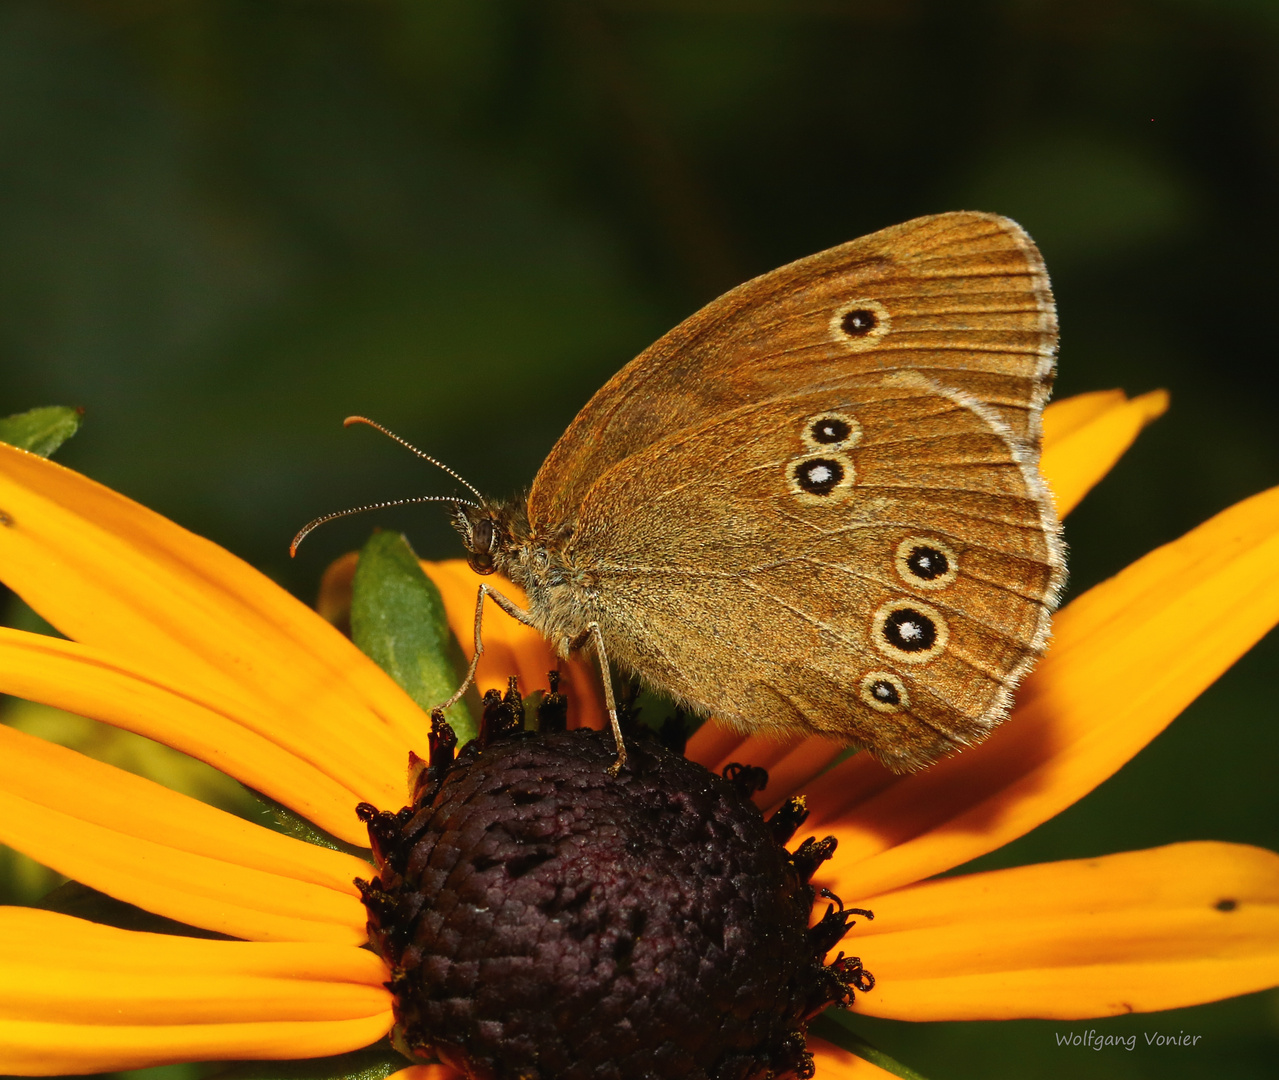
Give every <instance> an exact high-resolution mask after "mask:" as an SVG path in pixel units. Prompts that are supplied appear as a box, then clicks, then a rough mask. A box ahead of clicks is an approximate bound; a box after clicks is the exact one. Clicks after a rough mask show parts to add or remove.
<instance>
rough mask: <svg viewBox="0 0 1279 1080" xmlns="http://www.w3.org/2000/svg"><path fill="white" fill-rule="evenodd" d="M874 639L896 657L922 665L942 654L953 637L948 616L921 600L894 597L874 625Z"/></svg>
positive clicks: (879, 647) (872, 633)
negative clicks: (951, 636)
mask: <svg viewBox="0 0 1279 1080" xmlns="http://www.w3.org/2000/svg"><path fill="white" fill-rule="evenodd" d="M871 640H872V641H873V642H874V643H875V647H876V648H877V649H879V651H880V652H881V653H883V654H884V655H885V656H887V657H889V658H890V659H892V660H903V661H905V662H906V663H908V664H922V663H925V662H927V661H929V660H932V659H933V658H934V657H935V656H938V655H939V654H940V653H941V652H942V651H943V650H944V649H945V648H946V643H947V641H949V640H950V627H949V626H948V625H947V623H946V617H945V616H944V615H942V613H941V612H940V611H938V610H937V609H936V608H934V607H931V606H929V605H928V604H921V603H919V601H917V600H890V601H889V602H888V603H887V604H884V605H883V606H882V607H881V608H880V609H879V610H878V611H877V612H875V618H874V621H873V623H872V624H871Z"/></svg>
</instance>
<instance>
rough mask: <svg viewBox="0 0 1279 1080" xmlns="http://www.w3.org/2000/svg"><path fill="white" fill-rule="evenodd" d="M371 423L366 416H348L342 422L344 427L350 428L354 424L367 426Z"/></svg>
mask: <svg viewBox="0 0 1279 1080" xmlns="http://www.w3.org/2000/svg"><path fill="white" fill-rule="evenodd" d="M368 422H369V420H368V417H366V416H348V417H347V418H346V419H345V420H343V421H342V426H343V427H350V426H351V425H352V424H367V423H368Z"/></svg>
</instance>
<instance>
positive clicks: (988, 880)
mask: <svg viewBox="0 0 1279 1080" xmlns="http://www.w3.org/2000/svg"><path fill="white" fill-rule="evenodd" d="M862 902H863V901H859V904H861V903H862ZM864 903H865V905H866V906H867V907H869V908H870V909H871V910H873V911H874V912H875V921H874V922H873V923H866V922H862V921H860V920H859V921H858V924H857V926H856V927H855V928H854V929H853V931H852V933H851V934H850V936H849V937H848V938H846V939H845V941H844V943H843V947H844V948H846V949H849V950H850V951H852V950H854V949H855V951H856V952H857V953H858V955H860V956H861V958H862V961H863V963H865V965H866V968H867V969H868V970H869V971H871V972H872V973H873V974H874V975H875V980H876V983H875V989H874V990H872V991H871V992H870V993H868V994H863V995H860V996H859V997H858V999H857V1005H856V1009H857V1011H859V1012H864V1013H868V1014H870V1015H874V1016H887V1017H896V1018H898V1019H906V1020H1006V1019H1014V1018H1018V1017H1045V1018H1055V1019H1083V1018H1086V1017H1093V1016H1113V1015H1116V1014H1119V1013H1126V1012H1148V1011H1151V1010H1155V1009H1172V1008H1180V1007H1182V1006H1186V1005H1194V1004H1198V1003H1200V1002H1205V1001H1216V1000H1218V999H1220V998H1225V997H1232V996H1234V995H1236V994H1246V993H1250V992H1252V991H1255V990H1262V989H1265V988H1267V987H1270V986H1273V985H1275V983H1276V982H1279V855H1276V854H1275V853H1274V852H1270V851H1263V850H1262V849H1260V848H1253V847H1247V846H1244V845H1242V844H1217V843H1187V844H1172V845H1169V846H1167V847H1161V848H1154V849H1151V850H1148V851H1133V852H1126V853H1124V854H1121V855H1107V856H1105V857H1103V858H1098V859H1076V860H1073V861H1070V862H1059V863H1047V864H1043V865H1039V866H1023V867H1018V868H1016V869H1013V870H997V871H993V872H991V873H985V874H973V875H970V876H967V877H956V878H946V879H943V880H941V881H935V882H929V883H927V884H923V885H915V886H911V887H909V888H906V889H901V890H899V891H897V892H893V893H889V894H887V895H885V896H877V897H872V898H870V899H868V900H866V901H864Z"/></svg>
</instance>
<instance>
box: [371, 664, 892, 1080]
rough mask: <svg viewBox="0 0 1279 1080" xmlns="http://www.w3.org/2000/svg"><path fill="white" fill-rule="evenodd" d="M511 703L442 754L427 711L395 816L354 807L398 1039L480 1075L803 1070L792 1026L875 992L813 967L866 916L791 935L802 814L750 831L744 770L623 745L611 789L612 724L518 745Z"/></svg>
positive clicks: (497, 1079) (802, 867)
mask: <svg viewBox="0 0 1279 1080" xmlns="http://www.w3.org/2000/svg"><path fill="white" fill-rule="evenodd" d="M552 699H558V700H559V701H561V702H562V700H563V699H562V698H561V697H560V696H559V695H557V694H552V695H550V696H549V697H548V699H547V701H548V702H550V703H551V704H552V706H554V705H555V702H554V701H553V700H552ZM518 706H519V697H518V695H517V694H516V693H515V692H514V687H512V691H511V692H509V693H508V694H507V696H506V697H505V698H501V697H499V695H497V693H496V691H490V693H489V695H487V696H486V701H485V721H484V732H483V733H482V734H481V737H480V739H477V740H476V741H474V742H472V743H470V744H468V745H467V746H466V748H465V749H463V750H462V752H461V753H460V754H459V755H458V756H457V758H456V760H453V752H452V751H453V740H452V739H451V736H452V732H451V731H450V730H449V729H448V728H447V726H445V725H443V724H442V721H441V720H440V719H439V718H437V720H436V727H435V732H434V736H433V738H432V748H431V759H432V763H431V767H430V768H429V769H427V770H425V772H423V773H422V774H421V775H420V777H419V780H418V791H417V794H416V797H415V798H414V802H413V805H412V806H409V807H405V808H404V809H403V810H401V811H399V812H398V813H395V814H391V813H384V812H379V811H377V810H375V809H374V808H373V807H371V806H368V805H367V804H365V805H363V806H362V807H361V816H362V817H363V818H364V820H365V821H366V822H367V823H368V825H369V834H370V837H371V838H372V841H373V851H374V855H375V857H376V859H377V864H378V871H379V873H378V877H377V878H375V879H374V880H373V881H372V882H371V883H365V882H361V883H360V886H361V891H362V893H363V895H364V899H365V904H366V906H367V908H368V910H369V931H370V937H371V939H372V942H373V945H374V947H375V948H376V949H377V950H378V952H379V953H380V954H381V955H382V956H383V957H384V958H385V959H386V960H387V961H388V963H389V964H390V965H391V968H392V979H391V983H390V986H391V989H392V991H393V992H394V993H395V996H396V1019H397V1035H398V1038H399V1041H400V1044H401V1045H402V1047H404V1048H406V1049H407V1050H408V1051H409V1052H410V1053H411V1054H413V1055H414V1056H415V1057H417V1058H419V1059H423V1060H425V1059H430V1058H433V1057H437V1056H438V1057H439V1058H440V1059H441V1060H443V1061H445V1062H446V1063H448V1064H450V1065H452V1066H453V1067H455V1068H457V1069H460V1070H461V1071H463V1072H464V1073H465V1074H466V1075H467V1076H470V1077H484V1078H494V1080H504V1078H508V1077H509V1078H525V1080H537V1078H541V1080H551V1078H556V1080H560V1078H565V1080H573V1078H583V1080H584V1078H588V1077H591V1078H593V1077H605V1076H608V1077H617V1078H620V1080H628V1078H632V1077H634V1078H640V1077H645V1078H654V1080H656V1078H659V1077H661V1078H664V1077H671V1078H674V1077H705V1078H715V1080H748V1078H755V1077H761V1078H762V1077H768V1076H785V1075H795V1076H801V1077H803V1076H811V1075H812V1059H811V1057H810V1056H809V1055H808V1054H807V1053H806V1052H805V1050H804V1030H805V1026H806V1024H807V1021H808V1020H809V1019H811V1018H812V1017H813V1016H815V1015H816V1014H817V1013H818V1012H820V1011H821V1010H822V1009H824V1008H825V1007H827V1006H828V1005H830V1004H832V1003H838V1004H844V1005H846V1004H848V1003H849V1002H851V1000H852V988H853V987H858V988H860V989H863V990H865V989H869V988H870V986H872V985H873V979H872V978H871V977H870V975H869V973H867V972H864V971H863V970H862V968H861V964H860V961H858V960H857V959H855V958H844V956H843V954H842V953H841V954H840V957H839V959H837V960H836V962H835V963H834V964H832V965H831V966H829V967H826V966H823V964H822V959H823V957H824V956H825V954H826V952H827V951H828V950H829V949H830V948H831V947H832V946H834V945H835V944H836V943H837V942H838V941H839V940H840V938H842V937H843V935H844V933H845V931H846V929H847V927H848V920H849V917H850V916H851V915H853V914H864V915H868V916H869V913H867V912H855V911H853V910H852V909H849V910H844V909H843V907H842V905H840V908H839V909H838V910H836V909H835V908H834V906H833V905H832V906H831V907H830V908H828V910H827V913H826V916H825V917H824V918H823V919H821V920H819V921H818V922H817V923H816V925H814V926H813V927H812V928H809V926H808V920H809V913H810V911H811V908H812V903H813V900H814V890H813V888H812V886H810V885H809V884H808V881H809V878H810V877H811V876H812V874H813V872H814V871H815V870H816V868H817V867H818V866H819V865H820V864H821V862H823V861H824V860H825V859H826V858H828V857H829V856H830V853H831V852H832V851H833V850H834V840H833V839H832V838H827V840H825V841H821V842H816V841H813V840H811V839H810V840H808V841H806V842H805V843H804V844H803V845H801V846H800V848H799V849H798V850H797V851H796V853H795V854H794V855H790V854H788V853H787V851H786V850H785V848H784V847H783V846H782V844H783V843H784V842H785V841H786V840H788V839H790V836H791V835H792V834H793V833H794V831H795V830H796V829H797V828H798V827H799V825H800V824H801V823H802V821H803V817H804V816H805V814H806V812H805V811H804V810H803V805H802V802H801V801H800V800H792V801H791V802H790V803H787V804H786V806H784V807H783V809H782V810H780V811H778V813H777V814H775V815H774V816H773V817H772V818H771V819H770V820H768V821H766V820H765V819H764V817H763V815H762V814H761V813H760V812H759V810H758V809H757V808H756V807H755V805H754V804H753V803H752V802H751V801H750V798H749V796H750V794H751V792H752V791H753V790H756V789H757V788H758V787H759V786H761V785H760V776H761V774H762V770H758V769H748V768H742V767H738V768H735V769H730V770H728V772H729V775H728V776H727V777H718V776H715V775H713V774H711V773H709V772H707V771H706V770H705V769H703V768H702V767H701V766H700V765H697V764H694V763H692V762H689V761H687V760H685V759H684V758H683V757H682V756H680V755H678V754H675V753H672V752H671V751H669V750H666V749H664V748H663V747H662V746H660V745H659V744H658V743H657V742H656V741H655V740H652V739H648V738H644V737H635V738H633V739H632V740H631V741H630V742H628V751H629V755H630V757H629V766H628V768H627V769H626V770H624V771H623V772H622V774H621V775H619V776H617V777H612V776H610V775H609V774H608V766H609V765H610V764H611V763H612V761H613V759H614V756H615V748H614V744H613V740H612V736H611V735H610V734H609V733H607V732H595V731H588V730H580V731H572V732H565V731H552V732H550V733H545V729H546V728H547V727H554V726H556V725H555V724H554V722H553V720H554V712H555V710H554V707H552V708H551V709H547V710H546V713H547V719H548V721H551V722H549V723H548V722H544V723H543V724H542V727H543V729H544V733H543V734H540V735H537V736H534V735H531V734H528V733H525V732H523V731H522V730H520V727H519V724H518V722H517V721H518V716H517V707H518ZM561 715H562V713H561Z"/></svg>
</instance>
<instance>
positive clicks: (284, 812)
mask: <svg viewBox="0 0 1279 1080" xmlns="http://www.w3.org/2000/svg"><path fill="white" fill-rule="evenodd" d="M245 790H246V791H248V793H249V794H250V795H252V796H253V797H254V799H256V800H257V801H258V802H259V803H260V804H261V805H262V814H263V816H264V817H266V818H267V821H268V825H269V827H270V828H273V829H274V830H275V831H276V832H280V833H284V835H285V836H291V837H293V839H294V840H302V841H303V842H305V843H308V844H315V845H316V846H317V847H323V848H328V849H329V850H330V851H342V852H345V853H346V854H347V855H354V856H355V857H356V858H357V859H363V860H364V861H365V862H371V861H372V853H371V852H370V850H369V849H368V848H367V847H363V848H362V847H357V846H356V845H355V844H348V843H347V842H346V841H345V840H339V839H338V838H337V837H336V836H334V835H333V834H332V833H327V832H325V831H324V830H323V829H321V828H320V827H319V826H318V825H316V824H315V823H314V822H311V821H308V820H307V819H306V818H304V817H303V816H302V815H301V814H298V813H295V812H294V811H292V810H290V809H289V808H288V807H287V806H282V805H281V804H280V803H278V802H276V801H275V800H274V799H272V798H270V797H269V796H267V795H263V794H262V792H260V791H255V790H254V789H253V788H250V787H246V788H245ZM370 870H372V867H370Z"/></svg>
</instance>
